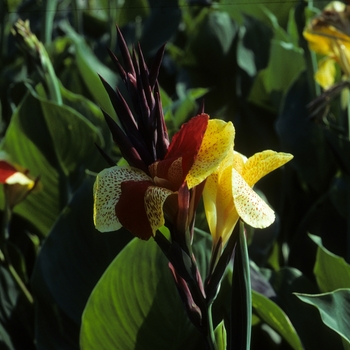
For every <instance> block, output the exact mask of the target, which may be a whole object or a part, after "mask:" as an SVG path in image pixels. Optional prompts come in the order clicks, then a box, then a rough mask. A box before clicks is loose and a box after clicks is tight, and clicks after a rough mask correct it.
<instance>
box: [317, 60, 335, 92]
mask: <svg viewBox="0 0 350 350" xmlns="http://www.w3.org/2000/svg"><path fill="white" fill-rule="evenodd" d="M335 74H336V69H335V61H334V60H332V59H330V58H328V57H326V58H324V59H323V60H321V61H320V62H319V63H318V70H317V72H316V73H315V80H316V81H317V82H318V83H319V84H320V85H321V86H322V87H323V88H324V89H328V88H329V87H331V86H332V85H333V84H334V80H335Z"/></svg>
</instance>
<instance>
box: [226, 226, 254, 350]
mask: <svg viewBox="0 0 350 350" xmlns="http://www.w3.org/2000/svg"><path fill="white" fill-rule="evenodd" d="M233 269H234V270H233V277H232V299H231V300H232V301H231V325H230V331H229V334H230V335H229V337H230V339H233V342H234V344H231V348H232V349H239V350H244V349H246V350H249V349H250V338H251V325H252V296H251V294H252V291H251V285H250V267H249V255H248V249H247V241H246V237H245V232H244V223H243V222H242V221H240V228H239V239H238V242H237V244H236V248H235V257H234V268H233Z"/></svg>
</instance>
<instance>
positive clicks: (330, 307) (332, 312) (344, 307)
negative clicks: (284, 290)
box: [296, 289, 350, 346]
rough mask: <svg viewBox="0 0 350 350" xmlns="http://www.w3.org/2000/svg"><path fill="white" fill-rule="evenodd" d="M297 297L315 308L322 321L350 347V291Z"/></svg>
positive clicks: (340, 290) (341, 290)
mask: <svg viewBox="0 0 350 350" xmlns="http://www.w3.org/2000/svg"><path fill="white" fill-rule="evenodd" d="M296 296H297V297H298V298H299V299H301V300H302V301H304V302H305V303H307V304H310V305H313V306H315V307H316V308H317V309H318V310H319V312H320V315H321V318H322V321H323V322H324V324H326V325H327V326H328V327H329V328H331V329H333V330H334V331H335V332H336V333H338V334H339V335H340V336H341V337H342V339H343V340H345V341H346V342H347V344H348V346H349V345H350V323H349V318H350V289H338V290H336V291H334V292H330V293H324V294H316V295H310V294H301V293H296Z"/></svg>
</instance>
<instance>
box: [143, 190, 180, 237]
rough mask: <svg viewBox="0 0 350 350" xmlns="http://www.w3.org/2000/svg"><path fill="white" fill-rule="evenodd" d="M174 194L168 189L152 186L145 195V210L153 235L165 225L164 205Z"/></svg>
mask: <svg viewBox="0 0 350 350" xmlns="http://www.w3.org/2000/svg"><path fill="white" fill-rule="evenodd" d="M173 193H174V192H172V191H170V190H167V189H166V188H162V187H156V186H150V187H148V189H147V191H146V194H145V210H146V214H147V218H148V221H149V224H150V226H151V228H152V231H153V235H155V234H156V231H157V230H158V229H159V228H160V227H162V226H163V225H164V223H165V220H164V212H163V205H164V202H165V201H166V199H167V198H168V197H169V196H170V195H171V194H173Z"/></svg>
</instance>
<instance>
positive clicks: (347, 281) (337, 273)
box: [309, 234, 350, 293]
mask: <svg viewBox="0 0 350 350" xmlns="http://www.w3.org/2000/svg"><path fill="white" fill-rule="evenodd" d="M309 237H310V238H311V239H312V240H313V241H314V242H315V243H316V244H317V255H316V262H315V266H314V274H315V277H316V281H317V284H318V286H319V288H320V290H321V292H323V293H325V292H331V291H333V290H335V289H339V288H350V265H349V264H348V263H347V262H346V261H345V260H344V259H343V258H341V257H340V256H337V255H335V254H333V253H331V252H330V251H329V250H327V249H326V248H325V247H324V246H323V245H322V239H321V238H320V237H318V236H314V235H310V234H309Z"/></svg>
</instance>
